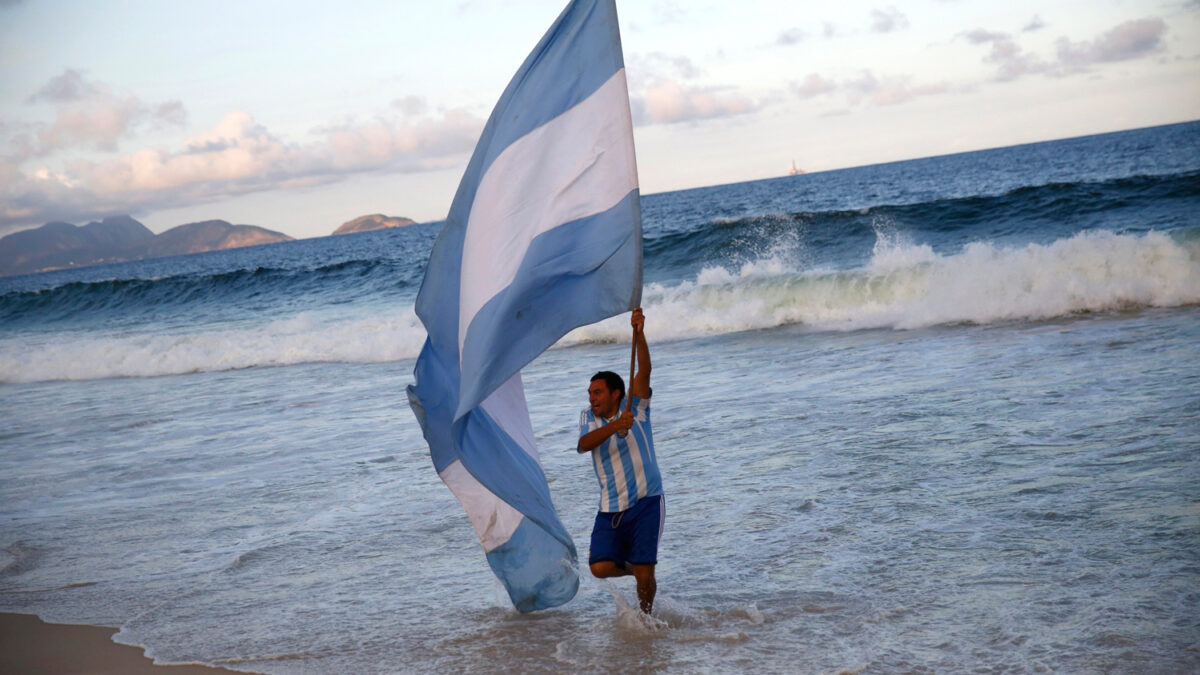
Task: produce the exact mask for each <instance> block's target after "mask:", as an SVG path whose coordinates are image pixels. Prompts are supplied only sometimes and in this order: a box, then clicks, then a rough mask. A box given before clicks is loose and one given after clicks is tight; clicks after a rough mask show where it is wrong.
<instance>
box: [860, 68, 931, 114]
mask: <svg viewBox="0 0 1200 675" xmlns="http://www.w3.org/2000/svg"><path fill="white" fill-rule="evenodd" d="M912 80H913V78H912V77H911V76H909V75H892V76H888V77H885V78H883V79H880V78H877V77H876V76H875V74H874V73H872V72H871V71H869V70H865V71H863V72H862V74H860V75H859V77H857V78H856V79H854V80H850V81H847V82H846V83H844V84H843V85H842V87H843V88H844V89H845V90H846V92H847V98H848V99H849V101H850V103H851V104H853V105H858V104H860V103H863V102H870V103H872V104H873V105H877V106H887V105H899V104H901V103H907V102H908V101H911V100H913V99H914V98H919V97H922V96H934V95H936V94H944V93H947V92H948V91H949V90H950V88H949V87H948V86H946V85H944V84H913V82H912Z"/></svg>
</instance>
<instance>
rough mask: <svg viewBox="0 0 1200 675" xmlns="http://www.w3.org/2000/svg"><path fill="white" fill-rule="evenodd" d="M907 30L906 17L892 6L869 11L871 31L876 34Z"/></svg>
mask: <svg viewBox="0 0 1200 675" xmlns="http://www.w3.org/2000/svg"><path fill="white" fill-rule="evenodd" d="M904 28H908V17H906V16H904V14H903V13H901V12H900V10H898V9H896V8H895V7H894V6H892V7H888V8H887V9H873V10H871V30H872V31H874V32H876V33H892V32H895V31H898V30H901V29H904Z"/></svg>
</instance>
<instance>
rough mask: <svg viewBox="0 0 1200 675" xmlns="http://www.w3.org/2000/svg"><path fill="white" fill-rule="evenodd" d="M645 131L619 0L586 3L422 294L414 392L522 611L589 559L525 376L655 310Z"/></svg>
mask: <svg viewBox="0 0 1200 675" xmlns="http://www.w3.org/2000/svg"><path fill="white" fill-rule="evenodd" d="M638 198H639V192H638V183H637V165H636V161H635V158H634V149H633V124H632V119H631V116H630V111H629V95H628V90H627V87H626V82H625V67H624V60H623V58H622V55H621V42H620V34H619V32H618V28H617V14H616V6H615V4H614V2H613V0H576V1H575V2H571V3H570V4H569V5H568V6H567V8H566V9H565V10H563V12H562V14H561V15H560V16H559V17H558V19H557V20H556V21H555V22H554V24H553V25H552V26H551V27H550V30H549V31H548V32H547V33H546V35H545V36H544V37H543V38H542V39H541V41H540V42H539V43H538V44H537V46H536V47H535V48H534V50H533V52H532V53H531V54H530V55H529V57H528V58H527V59H526V60H525V63H524V64H522V66H521V68H520V69H519V70H518V71H517V74H516V75H515V76H514V77H513V80H512V82H510V83H509V85H508V87H507V89H505V91H504V93H503V94H502V95H501V97H500V100H499V102H497V104H496V108H495V110H493V111H492V115H491V117H490V118H489V119H488V122H487V125H486V126H485V127H484V130H483V134H482V136H481V137H480V140H479V144H478V145H477V146H476V148H475V152H474V154H473V155H472V157H471V161H470V163H469V164H468V166H467V170H466V173H465V174H464V175H463V179H462V182H461V183H460V184H459V187H458V192H457V193H456V195H455V197H454V202H453V204H452V205H451V207H450V213H449V215H448V216H447V218H446V224H445V226H444V227H443V229H442V232H441V234H440V235H439V236H438V239H437V242H436V243H435V244H434V247H433V250H432V252H431V253H430V256H429V263H428V265H427V267H426V270H425V279H424V282H423V283H422V285H421V291H420V293H419V294H418V296H417V302H416V310H417V315H418V316H419V317H420V318H421V321H422V323H424V325H425V328H426V330H427V331H428V333H429V337H428V339H427V340H426V342H425V345H424V348H423V349H422V350H421V354H420V356H419V357H418V359H417V364H416V367H415V369H414V371H413V375H414V378H415V380H416V383H415V384H414V385H413V386H410V387H409V388H408V398H409V402H410V404H411V405H412V408H413V412H414V413H415V414H416V416H417V419H418V421H419V422H420V423H421V427H422V429H423V431H424V434H425V439H426V440H427V441H428V443H429V449H430V454H431V455H432V458H433V464H434V468H435V469H437V472H438V475H439V476H441V478H442V480H443V481H444V482H445V483H446V485H447V486H449V488H450V490H451V491H452V492H453V493H454V495H455V497H456V498H458V500H459V502H461V503H462V505H463V507H464V509H465V510H466V512H467V516H468V517H469V518H470V520H471V523H472V525H473V526H474V528H475V531H476V534H478V536H479V540H480V542H481V543H482V544H483V548H484V551H485V553H486V555H487V560H488V564H489V565H490V566H491V568H492V570H493V571H494V572H495V574H496V576H497V577H498V578H499V579H500V581H501V582H502V583H503V584H504V586H505V588H506V589H507V591H508V594H509V597H510V598H511V599H512V602H513V605H514V606H515V607H516V608H517V609H518V610H520V611H522V612H527V611H533V610H538V609H545V608H548V607H555V606H558V605H561V604H563V603H566V602H567V601H569V600H570V599H571V598H572V597H574V595H575V591H576V590H577V588H578V586H579V578H578V574H577V572H576V569H575V565H576V550H575V545H574V543H573V542H572V541H571V537H570V535H569V534H568V533H567V531H566V528H565V527H563V524H562V522H561V521H560V520H559V519H558V515H557V513H556V512H555V509H554V504H553V502H552V501H551V498H550V490H549V486H548V485H547V484H546V477H545V474H544V473H543V471H542V467H541V464H540V461H539V459H538V453H537V447H536V445H535V443H534V435H533V428H532V425H531V424H530V421H529V412H528V409H527V407H526V403H525V393H524V388H523V385H522V382H521V375H520V371H521V368H523V367H524V366H525V365H526V364H527V363H529V362H530V361H532V360H533V359H534V358H536V357H537V356H538V355H539V354H541V353H542V352H543V351H544V350H545V349H546V348H548V347H550V346H551V345H553V344H554V343H555V342H556V341H557V340H558V339H559V338H561V337H562V336H563V335H565V334H566V333H568V332H569V331H571V330H572V329H574V328H576V327H578V326H583V325H586V324H590V323H594V322H596V321H600V320H602V319H605V318H607V317H610V316H613V315H615V314H619V313H621V312H624V311H627V310H629V309H631V308H633V307H635V306H637V305H638V304H640V302H641V287H642V227H641V211H640V205H639V201H638Z"/></svg>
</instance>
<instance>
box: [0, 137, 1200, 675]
mask: <svg viewBox="0 0 1200 675" xmlns="http://www.w3.org/2000/svg"><path fill="white" fill-rule="evenodd" d="M642 204H643V213H644V219H645V281H646V284H645V290H644V294H643V306H644V307H645V312H646V317H647V318H646V334H647V336H648V338H649V341H650V348H651V355H652V358H653V363H654V372H653V385H654V390H655V395H654V406H655V411H654V415H655V430H656V449H657V454H658V457H659V460H660V463H661V468H662V472H663V480H664V484H665V487H666V495H667V496H666V499H667V517H666V530H665V533H664V535H663V540H662V543H661V547H660V552H659V561H660V562H659V565H658V588H659V593H658V599H657V601H656V604H655V613H654V617H653V618H652V619H650V620H647V619H644V618H643V617H641V616H640V615H639V613H638V612H637V611H636V609H635V607H636V599H635V595H634V589H633V583H632V581H631V580H630V579H628V578H626V579H617V580H606V581H601V580H597V579H593V578H591V577H590V576H589V575H588V574H587V573H586V565H582V566H581V572H582V575H581V576H582V577H583V579H582V583H581V586H580V590H579V594H578V596H577V597H576V598H575V599H574V600H573V601H572V602H570V603H568V604H567V605H565V606H563V607H560V608H556V609H553V610H549V611H544V612H538V613H533V614H529V615H522V614H518V613H517V612H516V611H514V610H513V609H512V607H511V605H510V604H509V602H508V600H507V596H506V594H505V593H504V590H503V588H502V587H501V585H500V584H499V582H498V581H497V580H496V579H495V578H494V577H493V576H492V573H491V571H490V570H489V568H488V566H487V563H486V560H485V558H484V556H483V552H482V549H481V548H480V545H479V543H478V541H477V539H476V537H475V534H474V531H473V529H472V528H471V525H470V523H469V521H468V519H467V517H466V515H465V513H464V512H463V510H462V509H461V508H460V507H459V505H458V503H457V502H456V501H455V499H454V497H453V496H452V495H451V493H450V491H449V490H447V489H446V488H445V487H444V486H443V485H442V483H441V481H440V480H439V479H438V477H437V475H436V474H435V472H434V470H433V467H432V464H431V462H430V459H429V451H428V447H427V446H426V445H425V443H424V440H423V438H422V437H421V433H420V430H419V429H418V427H417V424H416V422H415V420H414V418H413V415H412V413H411V412H410V410H409V409H408V406H407V402H406V398H405V393H404V390H405V386H406V385H407V384H408V383H410V382H411V379H412V368H413V363H414V360H415V358H416V356H417V353H418V351H419V349H420V347H421V344H422V343H423V341H424V337H425V335H424V331H423V329H422V327H421V325H420V322H419V321H418V320H417V319H416V317H415V315H414V313H413V309H412V305H413V299H414V297H415V295H416V292H417V289H418V287H419V285H420V282H421V279H422V275H423V273H424V264H425V259H426V257H427V256H428V253H429V249H430V247H431V245H432V243H433V240H434V238H435V237H436V236H437V232H438V229H439V227H440V223H430V224H424V225H416V226H411V227H407V228H400V229H392V230H384V231H377V232H370V233H363V234H356V235H347V236H340V237H325V238H318V239H309V240H301V241H295V242H289V243H284V244H275V245H270V246H261V247H254V248H245V249H237V250H230V251H223V252H215V253H208V254H200V255H192V256H186V257H178V258H165V259H156V260H147V261H141V262H133V263H125V264H118V265H105V266H95V267H87V268H82V269H73V270H64V271H58V272H49V273H43V274H37V275H29V276H20V277H7V278H0V410H2V411H3V412H2V414H0V611H8V612H22V613H29V614H37V615H39V616H41V617H43V618H44V619H46V620H49V621H55V622H64V623H92V624H98V625H106V626H114V627H119V628H120V632H119V633H118V634H117V635H116V639H117V640H118V641H120V642H122V643H127V644H136V645H141V646H144V647H146V649H147V653H148V655H150V656H151V657H153V658H155V659H156V660H157V661H158V662H160V663H181V662H199V663H208V664H216V665H222V666H225V667H229V668H233V669H239V670H247V671H255V672H263V673H345V672H353V673H407V672H443V671H444V672H466V671H471V672H511V671H521V672H613V671H626V672H630V671H643V672H647V671H648V672H711V673H740V672H746V671H755V672H773V673H833V672H851V673H903V672H915V673H929V672H978V673H999V672H1010V673H1037V672H1063V673H1148V672H1153V673H1183V672H1195V671H1197V670H1198V669H1200V555H1198V552H1200V122H1191V123H1185V124H1178V125H1171V126H1165V127H1156V128H1151V129H1141V130H1133V131H1125V132H1119V133H1112V134H1104V135H1098V136H1090V137H1085V138H1075V139H1068V140H1059V141H1051V142H1045V143H1037V144H1032V145H1023V146H1017V147H1011V148H1002V149H995V150H985V151H980V152H971V153H965V154H959V155H951V156H944V157H934V158H927V159H918V160H912V161H905V162H897V163H890V164H882V165H876V166H866V167H858V168H851V169H844V170H839V171H829V172H823V173H814V174H806V175H799V176H789V177H781V178H775V179H769V180H762V181H755V182H749V183H740V184H735V185H722V186H716V187H707V188H698V189H693V190H685V191H679V192H671V193H664V194H653V195H646V196H644V197H643V198H642ZM628 340H629V328H628V317H627V316H623V317H617V318H614V319H611V320H608V321H605V322H602V323H600V324H596V325H594V326H589V327H585V328H582V329H579V330H576V331H574V332H573V333H571V334H570V335H568V336H566V337H565V338H564V339H563V340H562V341H560V343H559V344H558V345H556V346H555V347H554V348H552V349H550V350H548V351H547V352H545V353H544V354H543V355H542V356H540V357H539V358H538V359H537V360H535V361H534V362H533V363H532V364H530V365H529V366H528V367H527V368H526V369H525V371H524V381H525V388H526V392H527V395H528V398H529V406H530V412H531V415H532V422H533V427H534V430H535V433H536V437H537V441H538V445H539V448H540V451H541V454H542V463H543V465H544V467H545V471H546V475H547V478H548V480H549V482H550V488H551V492H552V494H553V496H554V500H555V503H556V505H557V508H558V511H559V515H560V516H561V518H562V520H563V522H564V523H565V524H566V526H567V528H568V529H569V530H570V532H571V535H572V536H573V537H574V539H575V542H576V544H577V546H578V548H579V550H580V555H581V556H583V557H585V558H586V555H587V545H588V539H589V534H590V528H591V523H592V518H593V516H594V512H595V509H596V506H597V502H598V489H597V486H596V482H595V481H596V479H595V477H594V475H593V473H592V469H591V465H590V463H589V462H588V461H586V458H581V457H580V456H578V455H577V454H576V452H575V450H574V446H575V434H576V433H577V432H576V422H577V420H578V414H579V411H580V410H581V409H583V408H584V407H586V405H587V396H586V388H587V379H588V377H589V376H590V375H591V373H593V372H595V371H596V370H600V369H612V370H616V371H617V372H621V370H622V369H623V368H625V367H627V364H628V358H629V351H628V350H629V346H628Z"/></svg>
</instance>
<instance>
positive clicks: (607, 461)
mask: <svg viewBox="0 0 1200 675" xmlns="http://www.w3.org/2000/svg"><path fill="white" fill-rule="evenodd" d="M630 323H631V324H632V325H633V343H634V349H635V350H636V352H637V371H636V374H635V375H634V376H633V381H632V382H630V383H629V398H630V402H631V403H632V408H633V409H632V411H628V410H626V408H627V407H628V406H624V405H623V401H624V398H625V383H624V382H623V381H622V380H621V376H620V375H617V374H616V373H613V372H609V371H603V372H599V373H596V374H595V375H593V376H592V380H591V382H590V383H589V384H588V402H589V404H590V406H591V407H590V408H588V409H587V410H585V411H583V414H582V415H581V416H580V420H579V445H578V448H577V449H578V450H579V452H580V453H581V454H582V453H585V452H589V453H591V455H592V465H593V467H594V468H595V470H596V478H597V479H598V480H599V481H600V510H599V512H598V513H597V514H596V524H595V526H594V527H593V528H592V547H591V554H590V555H589V557H588V563H589V565H590V566H591V570H592V574H593V575H594V576H596V577H599V578H601V579H603V578H607V577H623V576H627V575H633V577H634V579H636V580H637V594H638V604H639V605H640V606H641V609H642V611H643V612H645V613H646V614H649V613H650V610H651V609H652V608H653V606H654V594H655V592H656V590H657V585H656V584H655V581H654V566H655V565H656V564H657V563H658V540H659V538H660V537H661V536H662V528H663V519H664V517H665V516H666V504H665V502H664V498H663V489H662V477H661V476H660V475H659V473H658V461H657V460H656V459H655V455H654V436H653V434H652V433H651V430H650V394H651V390H650V348H649V347H648V346H647V345H646V336H645V334H644V333H643V328H644V327H645V324H646V317H645V316H644V315H643V314H642V308H641V307H638V308H636V309H634V310H633V317H632V318H631V319H630Z"/></svg>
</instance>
